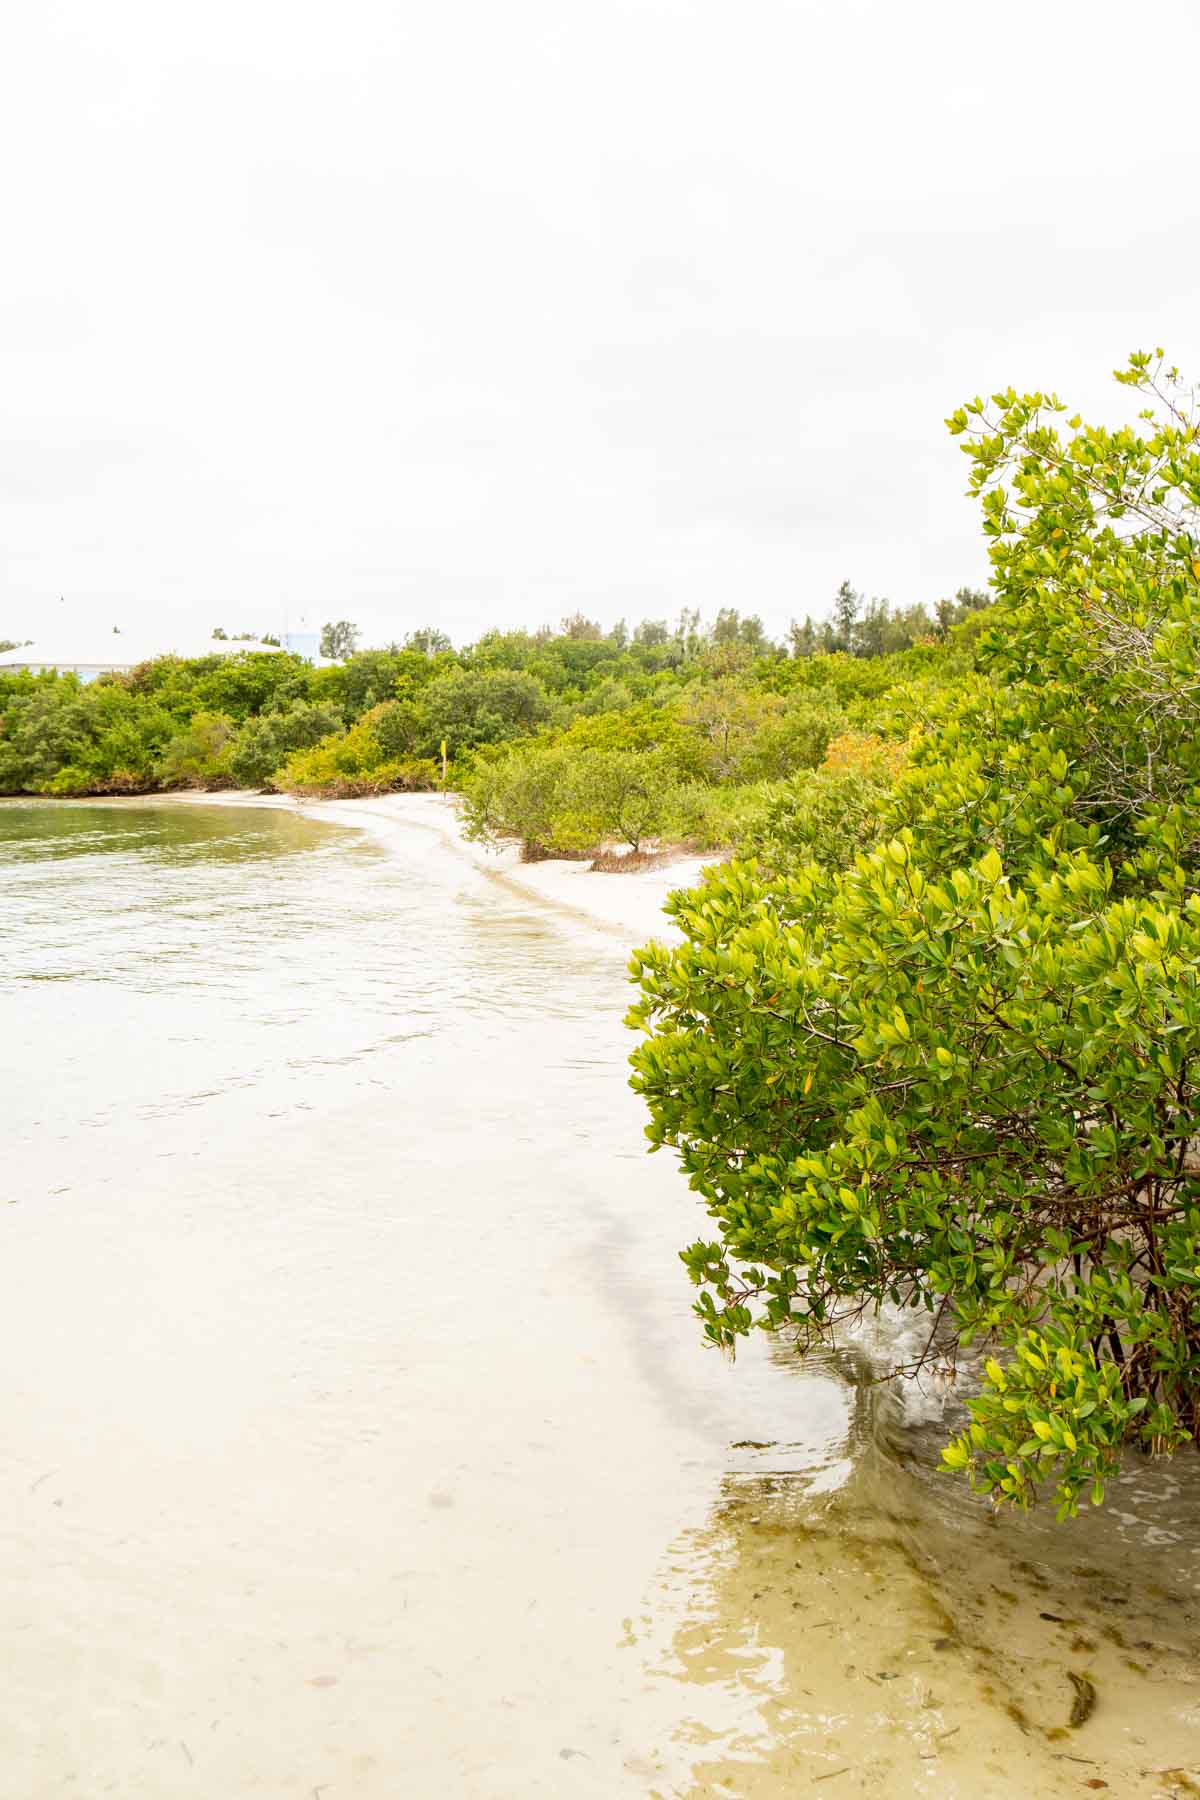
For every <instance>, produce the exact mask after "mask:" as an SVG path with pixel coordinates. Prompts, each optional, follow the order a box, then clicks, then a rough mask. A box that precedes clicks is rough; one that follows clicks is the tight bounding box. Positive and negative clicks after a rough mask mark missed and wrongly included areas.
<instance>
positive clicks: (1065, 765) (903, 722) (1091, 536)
mask: <svg viewBox="0 0 1200 1800" xmlns="http://www.w3.org/2000/svg"><path fill="white" fill-rule="evenodd" d="M1118 379H1119V380H1121V381H1122V382H1123V383H1124V384H1126V385H1127V386H1129V387H1131V388H1134V389H1136V390H1138V391H1139V392H1140V394H1141V395H1142V397H1143V400H1144V402H1145V405H1144V410H1143V411H1142V412H1141V414H1140V417H1139V421H1138V425H1137V427H1136V428H1135V427H1123V428H1120V429H1116V430H1108V429H1105V428H1103V427H1092V426H1088V425H1085V424H1084V423H1083V422H1082V421H1081V420H1080V419H1078V418H1071V419H1070V420H1069V421H1067V422H1066V423H1065V425H1064V423H1063V415H1064V412H1065V409H1064V408H1063V406H1062V405H1061V403H1060V402H1059V401H1058V400H1056V399H1055V398H1053V397H1051V396H1044V395H1041V394H1033V395H1025V396H1020V395H1017V394H1016V393H1014V392H1011V391H1010V392H1007V393H1003V394H998V395H996V396H995V397H994V398H993V400H992V401H991V402H990V403H985V402H984V401H982V400H976V401H973V402H972V403H971V404H970V405H968V406H966V407H964V408H963V409H961V410H960V411H959V412H957V413H956V414H955V415H954V416H953V418H952V419H951V420H950V422H949V423H950V427H951V430H952V431H953V432H954V433H955V434H956V435H957V436H959V437H960V438H961V439H962V440H963V443H964V447H965V449H966V451H967V454H968V456H969V458H970V461H971V486H972V489H973V491H974V492H975V493H976V494H977V495H978V497H979V499H980V502H981V504H982V509H983V518H984V527H985V530H986V532H987V535H988V538H989V540H990V546H991V548H990V555H991V560H992V571H993V573H992V585H993V589H994V593H995V604H994V605H993V607H992V608H991V610H990V611H989V612H988V613H987V614H986V615H984V617H983V619H982V621H981V629H980V630H979V631H978V634H977V636H975V639H974V654H973V658H972V666H971V667H969V668H955V669H954V670H953V671H952V673H951V672H950V671H948V669H947V666H946V664H944V663H943V664H942V666H941V668H940V669H939V670H934V671H931V672H930V673H929V674H928V675H927V676H926V677H925V678H924V679H917V680H915V681H912V682H910V683H909V684H908V685H907V686H901V687H897V688H894V689H893V688H888V689H886V690H885V691H884V692H883V693H881V694H880V695H879V696H878V697H877V698H876V699H874V700H873V701H872V702H870V705H869V706H867V707H866V709H865V710H864V708H863V703H862V701H861V700H858V699H856V700H855V702H854V703H853V705H854V707H855V708H856V709H857V710H856V712H855V719H854V723H855V725H856V727H857V728H858V730H859V731H860V732H861V731H862V729H863V728H864V726H866V725H868V724H869V725H870V727H871V729H872V730H873V732H874V733H875V734H876V735H875V736H874V737H873V738H865V737H862V736H858V737H856V738H855V739H853V740H850V742H849V743H848V745H847V748H846V753H845V754H842V752H841V750H840V748H839V750H838V753H837V754H835V755H833V756H831V755H830V754H829V753H828V751H827V753H826V756H825V759H824V763H823V766H822V768H821V769H820V770H819V771H817V772H816V773H814V774H812V775H808V776H804V777H800V778H795V777H794V778H792V780H791V781H790V782H788V783H785V784H784V785H783V787H782V788H781V789H780V790H779V791H778V792H777V793H776V794H775V795H774V796H773V797H772V798H771V799H770V800H769V801H768V802H767V804H766V805H765V806H764V808H763V809H762V811H761V813H760V814H759V815H758V817H757V819H756V821H755V824H754V826H753V828H752V829H751V830H750V831H749V832H748V833H747V834H746V839H745V844H746V848H747V850H749V851H752V852H753V853H754V854H753V855H748V856H745V857H743V858H740V859H735V860H733V861H731V862H729V863H727V864H726V865H724V866H722V867H719V868H714V869H712V870H710V871H709V872H708V874H707V878H706V880H705V882H704V883H703V885H702V886H701V887H700V888H699V889H697V890H696V891H693V892H688V893H680V894H677V895H675V896H674V898H673V901H672V903H671V908H670V910H671V911H672V912H673V915H674V918H675V920H676V922H677V924H678V925H679V927H680V930H681V932H682V934H683V941H682V943H681V944H680V945H679V946H678V947H677V948H665V947H662V946H659V945H651V946H650V947H648V948H647V949H645V950H643V951H641V952H640V953H639V954H638V956H637V957H636V958H635V961H634V970H635V974H636V976H637V978H638V980H639V982H640V988H641V998H640V1002H639V1004H638V1006H637V1007H636V1008H635V1011H634V1014H633V1022H634V1024H635V1025H636V1026H638V1027H639V1028H640V1029H641V1030H642V1031H643V1032H644V1034H645V1035H644V1037H643V1039H642V1041H641V1043H640V1044H639V1047H638V1049H637V1050H636V1051H635V1053H634V1058H633V1061H634V1084H635V1086H636V1087H637V1088H638V1089H639V1090H640V1091H641V1093H642V1094H643V1095H644V1096H645V1099H646V1101H647V1102H648V1105H649V1109H650V1115H651V1124H650V1126H649V1128H648V1130H649V1136H650V1138H651V1141H652V1143H653V1144H654V1145H655V1146H659V1145H671V1146H673V1147H675V1148H676V1149H677V1150H678V1151H679V1153H680V1155H681V1159H682V1162H683V1165H684V1168H685V1169H686V1171H687V1174H688V1176H689V1177H690V1180H691V1183H692V1186H693V1187H694V1188H695V1189H696V1190H697V1191H698V1192H699V1193H700V1194H701V1195H703V1197H704V1199H705V1200H706V1202H707V1204H708V1209H709V1212H710V1214H711V1217H712V1219H713V1221H714V1224H715V1227H716V1236H715V1237H713V1238H712V1239H711V1240H707V1241H700V1242H697V1243H695V1244H693V1245H692V1246H691V1247H690V1249H688V1250H687V1251H686V1252H685V1254H684V1260H685V1262H686V1264H687V1267H688V1269H689V1271H690V1273H691V1276H692V1278H693V1280H694V1281H695V1282H696V1284H697V1285H698V1286H699V1288H700V1290H701V1291H700V1298H699V1302H698V1305H697V1311H698V1313H699V1315H700V1317H701V1319H702V1321H703V1324H704V1329H705V1332H706V1333H707V1335H708V1337H709V1338H710V1339H711V1340H712V1341H713V1342H714V1343H716V1344H718V1345H721V1346H723V1347H726V1348H728V1349H732V1348H733V1347H734V1346H735V1344H736V1343H737V1341H738V1339H739V1338H740V1337H741V1336H743V1335H744V1334H746V1333H747V1332H749V1331H750V1330H751V1329H753V1328H754V1327H756V1326H758V1327H763V1328H765V1329H767V1330H770V1331H778V1330H781V1329H786V1330H787V1331H789V1332H790V1333H792V1334H794V1336H795V1337H796V1339H797V1342H798V1345H799V1348H800V1349H801V1350H803V1349H805V1348H806V1347H808V1346H810V1345H812V1344H814V1343H816V1342H818V1341H823V1340H827V1339H828V1338H829V1337H830V1336H831V1334H833V1333H834V1331H835V1330H836V1329H837V1328H838V1327H840V1326H843V1327H844V1326H847V1325H850V1324H852V1323H853V1321H855V1320H857V1319H859V1318H861V1317H862V1316H863V1315H864V1314H865V1313H867V1312H869V1311H873V1310H876V1309H878V1308H880V1307H882V1306H885V1305H889V1304H890V1305H891V1306H893V1307H895V1308H900V1309H904V1308H916V1309H919V1310H921V1311H923V1313H924V1314H925V1315H926V1317H927V1320H928V1340H927V1344H926V1348H925V1353H924V1355H923V1356H921V1357H918V1358H917V1361H916V1363H915V1365H910V1367H909V1370H908V1372H910V1373H912V1372H914V1371H916V1370H919V1369H920V1368H921V1367H922V1366H923V1365H926V1364H928V1363H930V1362H931V1361H934V1360H936V1361H938V1362H940V1363H941V1364H942V1365H943V1367H948V1368H949V1369H951V1370H952V1369H953V1367H954V1364H955V1360H956V1358H957V1357H958V1355H959V1352H960V1350H962V1349H964V1348H966V1347H970V1349H971V1351H972V1353H973V1354H980V1355H982V1356H983V1357H984V1358H985V1360H984V1364H983V1370H982V1391H981V1392H980V1393H979V1394H978V1396H977V1397H976V1398H974V1399H973V1400H972V1401H971V1402H970V1414H971V1417H970V1423H969V1426H968V1428H967V1429H966V1430H965V1431H963V1432H962V1433H961V1435H959V1436H958V1437H956V1438H955V1439H954V1440H953V1442H952V1443H951V1444H950V1445H949V1446H948V1447H947V1449H946V1451H945V1452H944V1457H945V1461H946V1464H947V1465H948V1467H950V1468H951V1469H955V1470H961V1471H965V1472H966V1473H968V1474H969V1476H970V1477H971V1478H972V1480H973V1481H974V1483H975V1484H976V1485H977V1486H978V1487H980V1488H981V1489H983V1490H984V1491H986V1492H989V1493H990V1494H992V1495H993V1496H995V1497H996V1498H998V1499H1003V1500H1007V1501H1011V1502H1014V1503H1016V1504H1019V1505H1024V1504H1027V1503H1028V1502H1029V1501H1030V1500H1032V1499H1034V1498H1036V1497H1038V1496H1039V1494H1040V1493H1041V1492H1042V1491H1043V1490H1044V1488H1045V1486H1046V1484H1047V1483H1052V1484H1053V1485H1054V1488H1055V1497H1056V1500H1057V1504H1058V1508H1059V1511H1060V1514H1063V1515H1065V1514H1068V1513H1071V1512H1074V1511H1075V1510H1076V1508H1077V1506H1078V1504H1079V1502H1080V1501H1081V1499H1086V1498H1090V1499H1091V1500H1092V1501H1093V1502H1095V1503H1097V1504H1098V1503H1099V1502H1100V1501H1101V1500H1102V1498H1103V1493H1104V1483H1105V1480H1106V1478H1108V1477H1109V1476H1110V1475H1111V1474H1112V1473H1113V1472H1114V1471H1115V1469H1116V1468H1117V1466H1118V1460H1119V1456H1120V1453H1121V1450H1122V1448H1123V1446H1125V1445H1127V1444H1129V1443H1134V1444H1138V1445H1141V1446H1143V1447H1145V1448H1147V1449H1150V1450H1154V1451H1166V1450H1172V1449H1174V1448H1176V1447H1177V1446H1179V1445H1181V1444H1184V1443H1185V1442H1189V1441H1194V1440H1195V1438H1196V1435H1197V1429H1198V1426H1200V979H1198V975H1200V732H1198V731H1197V724H1198V722H1200V717H1198V708H1197V697H1198V676H1197V670H1198V668H1200V428H1198V425H1197V410H1196V404H1195V400H1194V397H1193V395H1192V394H1190V393H1189V392H1188V391H1187V390H1185V389H1184V388H1183V387H1182V386H1181V385H1180V384H1179V381H1178V378H1177V377H1176V376H1175V374H1174V372H1173V371H1170V370H1167V369H1166V368H1165V367H1164V365H1163V363H1162V358H1161V353H1160V354H1159V356H1158V357H1157V359H1151V358H1150V357H1148V356H1143V355H1139V356H1136V357H1134V358H1133V359H1132V361H1131V363H1130V366H1129V367H1128V369H1126V370H1124V371H1122V372H1121V374H1120V375H1119V377H1118ZM808 666H809V667H811V666H812V665H808ZM948 674H950V675H951V678H949V679H947V675H948ZM871 706H873V707H874V709H875V711H874V715H873V716H871V714H870V707H871ZM895 1372H896V1373H900V1372H902V1371H899V1370H897V1371H895Z"/></svg>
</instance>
